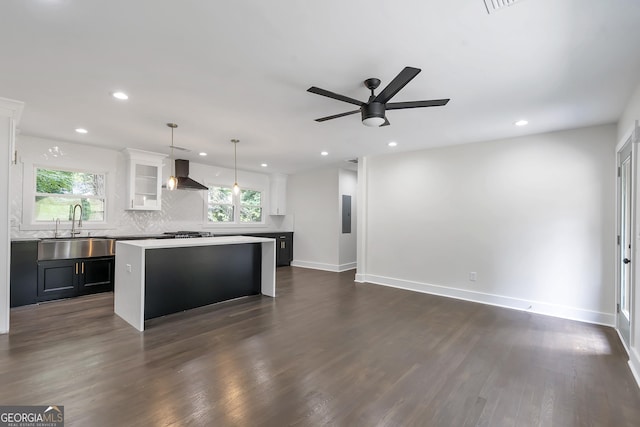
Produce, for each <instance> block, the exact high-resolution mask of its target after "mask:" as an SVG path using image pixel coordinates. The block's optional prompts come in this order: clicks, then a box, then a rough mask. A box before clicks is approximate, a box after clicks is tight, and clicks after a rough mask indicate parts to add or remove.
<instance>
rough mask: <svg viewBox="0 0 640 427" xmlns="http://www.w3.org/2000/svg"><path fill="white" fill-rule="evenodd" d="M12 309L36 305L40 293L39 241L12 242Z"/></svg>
mask: <svg viewBox="0 0 640 427" xmlns="http://www.w3.org/2000/svg"><path fill="white" fill-rule="evenodd" d="M10 275H11V281H10V295H11V298H10V301H11V307H19V306H21V305H29V304H35V303H36V302H37V297H38V291H37V285H38V241H37V240H28V241H14V242H11V267H10Z"/></svg>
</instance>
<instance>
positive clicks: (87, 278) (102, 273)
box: [78, 257, 115, 295]
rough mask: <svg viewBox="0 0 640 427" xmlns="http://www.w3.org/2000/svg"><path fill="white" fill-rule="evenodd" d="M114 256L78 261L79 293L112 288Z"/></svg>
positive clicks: (91, 292) (83, 293)
mask: <svg viewBox="0 0 640 427" xmlns="http://www.w3.org/2000/svg"><path fill="white" fill-rule="evenodd" d="M114 268H115V258H114V257H105V258H87V259H84V260H82V261H80V272H81V274H80V275H79V277H78V278H79V280H78V293H79V294H81V295H86V294H95V293H98V292H108V291H112V290H113V274H114V271H115V270H114Z"/></svg>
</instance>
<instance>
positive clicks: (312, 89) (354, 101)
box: [307, 86, 364, 107]
mask: <svg viewBox="0 0 640 427" xmlns="http://www.w3.org/2000/svg"><path fill="white" fill-rule="evenodd" d="M307 92H311V93H315V94H316V95H322V96H326V97H328V98H333V99H337V100H338V101H343V102H348V103H349V104H354V105H357V106H358V107H360V106H362V105H364V102H362V101H358V100H357V99H353V98H349V97H348V96H344V95H340V94H338V93H333V92H330V91H328V90H324V89H320V88H319V87H315V86H311V87H310V88H309V89H307Z"/></svg>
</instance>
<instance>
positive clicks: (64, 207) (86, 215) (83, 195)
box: [35, 168, 105, 221]
mask: <svg viewBox="0 0 640 427" xmlns="http://www.w3.org/2000/svg"><path fill="white" fill-rule="evenodd" d="M104 183H105V175H103V174H95V173H86V172H72V171H64V170H56V169H41V168H37V169H36V196H35V202H36V204H35V220H36V221H53V220H54V219H56V218H59V219H61V220H63V221H64V220H71V218H72V215H73V206H75V205H76V204H80V206H82V220H83V221H104V219H105V216H104V215H105V195H104ZM76 219H77V218H76Z"/></svg>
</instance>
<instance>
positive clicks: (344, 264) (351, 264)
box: [337, 169, 358, 271]
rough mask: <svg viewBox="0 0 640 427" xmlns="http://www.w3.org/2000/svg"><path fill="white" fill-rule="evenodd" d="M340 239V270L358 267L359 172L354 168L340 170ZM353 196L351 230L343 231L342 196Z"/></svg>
mask: <svg viewBox="0 0 640 427" xmlns="http://www.w3.org/2000/svg"><path fill="white" fill-rule="evenodd" d="M338 181H339V182H338V186H339V189H338V204H339V206H338V217H339V220H338V221H339V222H338V227H339V228H338V230H337V232H338V241H339V255H338V256H339V260H338V263H339V265H340V271H345V270H350V269H353V268H356V254H357V252H356V244H357V223H356V221H357V218H358V215H357V212H358V200H357V199H358V198H357V195H356V193H357V191H358V173H357V172H356V171H352V170H346V169H340V170H339V171H338ZM343 195H345V196H351V232H350V233H343V232H342V196H343Z"/></svg>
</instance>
